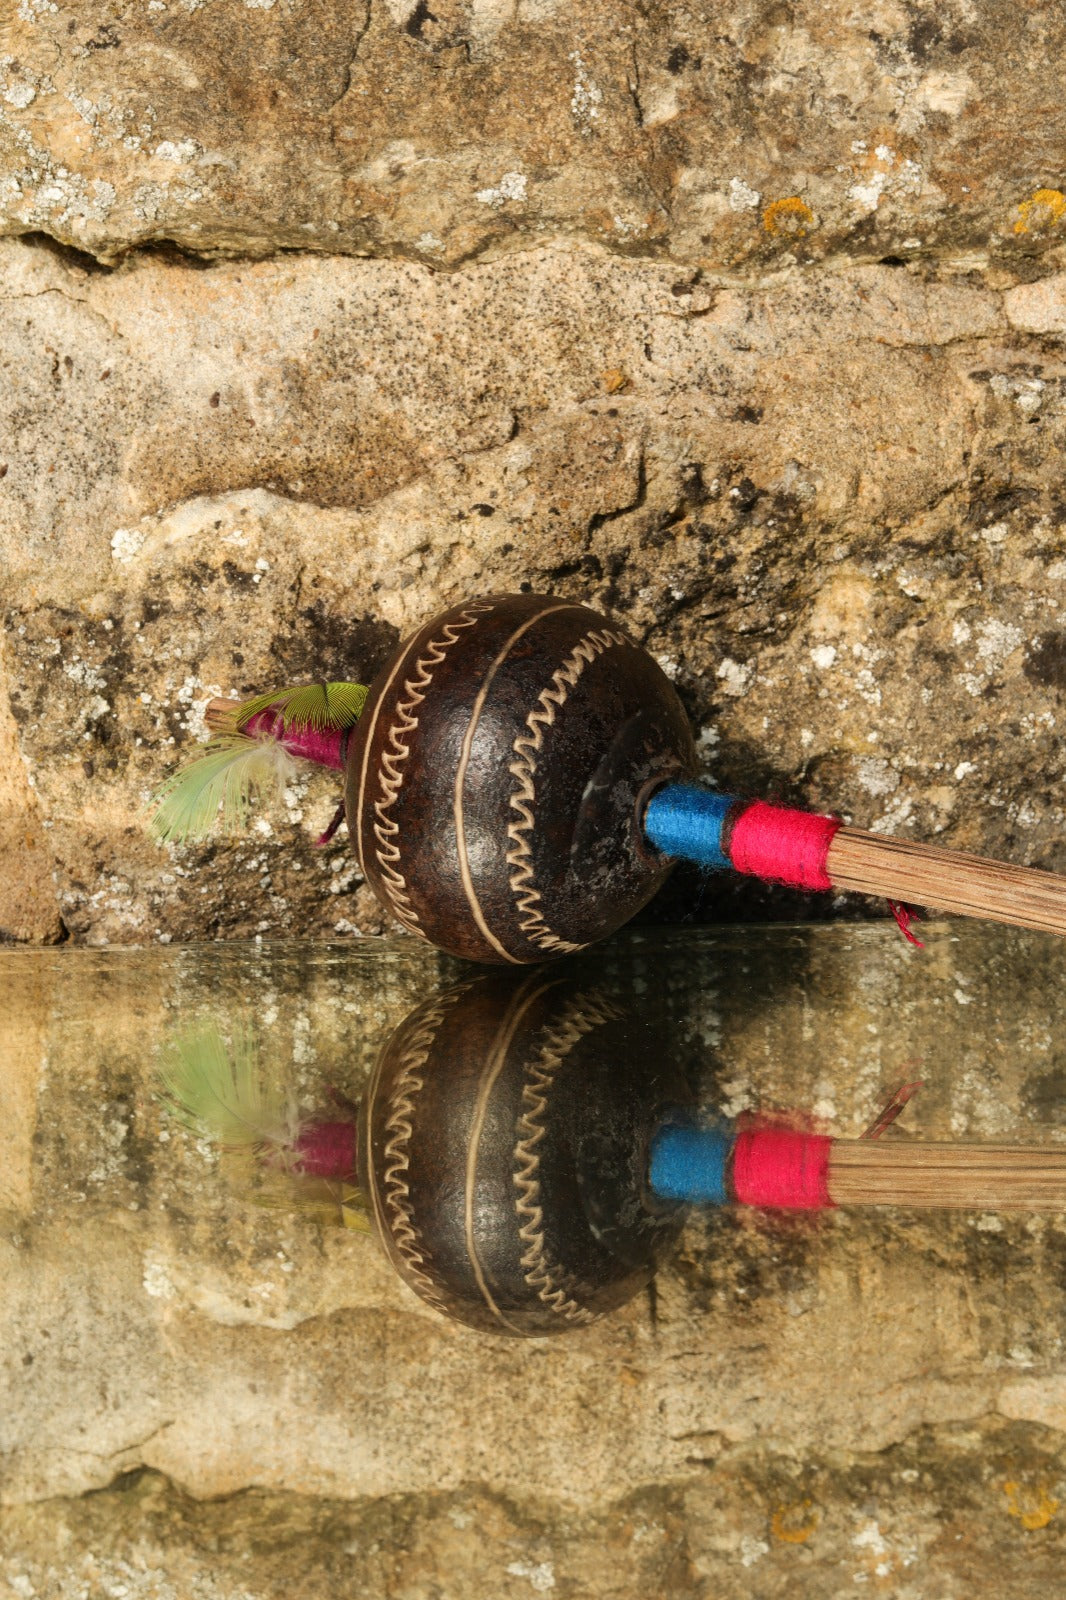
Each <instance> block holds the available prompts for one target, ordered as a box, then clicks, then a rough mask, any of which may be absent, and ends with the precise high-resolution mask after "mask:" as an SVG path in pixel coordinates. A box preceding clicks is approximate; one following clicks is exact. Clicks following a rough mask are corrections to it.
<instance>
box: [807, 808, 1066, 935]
mask: <svg viewBox="0 0 1066 1600" xmlns="http://www.w3.org/2000/svg"><path fill="white" fill-rule="evenodd" d="M826 871H827V873H828V874H829V877H830V879H831V880H832V883H833V887H834V888H835V889H852V890H855V891H857V892H858V893H859V894H872V895H878V896H884V897H887V898H888V899H890V900H901V901H903V902H904V903H905V904H907V905H916V906H931V907H932V908H933V909H934V910H937V911H956V912H958V913H960V915H962V916H967V917H987V918H989V919H990V920H991V921H993V922H1010V923H1013V924H1014V925H1015V926H1016V927H1019V928H1037V929H1039V930H1040V931H1041V932H1043V933H1066V879H1064V878H1061V877H1057V876H1056V875H1055V874H1054V873H1052V872H1039V871H1037V869H1036V868H1035V867H1013V866H1009V865H1007V864H1006V863H1005V862H1000V861H987V860H985V858H984V857H983V856H971V855H964V854H962V852H961V851H957V850H941V849H939V848H938V847H937V846H936V845H925V844H912V843H911V842H910V841H909V840H904V839H890V838H888V837H887V836H886V835H884V834H881V833H866V832H864V831H863V830H862V829H861V828H841V829H840V830H839V831H838V832H837V833H836V834H835V835H834V837H833V842H832V844H831V845H830V846H829V854H828V857H827V858H826Z"/></svg>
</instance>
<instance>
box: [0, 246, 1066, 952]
mask: <svg viewBox="0 0 1066 1600" xmlns="http://www.w3.org/2000/svg"><path fill="white" fill-rule="evenodd" d="M0 324H2V327H3V341H2V348H3V360H4V361H5V363H6V365H7V369H8V372H9V374H10V381H9V383H8V385H7V387H6V388H5V390H4V392H3V394H2V395H0V418H2V420H0V440H2V441H3V446H4V448H3V460H2V462H0V472H2V473H3V476H2V478H0V560H2V568H0V571H2V574H3V583H4V587H5V589H6V591H7V594H8V598H9V609H8V621H7V639H6V656H5V660H6V664H7V665H6V671H7V673H8V674H9V677H8V686H7V693H8V697H9V702H10V705H11V709H12V712H13V714H14V716H15V718H16V719H17V722H18V737H19V741H20V750H21V756H22V760H23V762H24V763H25V770H26V772H27V774H28V777H29V781H31V782H32V784H33V786H34V790H35V806H34V809H33V810H32V811H31V810H30V809H29V808H28V807H27V813H26V815H27V818H28V820H27V824H26V826H27V830H28V832H29V833H30V834H31V836H32V837H33V838H34V840H35V848H37V849H38V850H39V851H40V852H44V853H45V859H46V860H47V861H48V863H49V864H50V865H51V866H54V869H55V874H56V883H57V887H58V902H57V904H56V903H52V904H47V903H45V904H43V905H41V906H40V907H39V909H38V910H37V911H36V912H34V913H33V914H32V915H31V912H30V910H28V909H26V908H24V907H23V905H22V902H21V900H20V902H19V905H18V907H17V908H16V909H15V910H12V911H10V912H5V913H4V915H3V923H2V925H3V927H4V928H5V929H6V930H7V931H8V932H9V933H13V934H15V935H19V934H20V933H23V934H24V933H25V932H26V931H27V930H28V931H31V932H32V931H34V930H36V932H37V936H38V937H44V938H47V937H51V936H54V929H55V926H56V916H57V905H58V912H59V913H61V915H62V918H63V922H64V924H65V926H66V928H67V929H68V930H69V931H70V932H71V933H72V934H73V935H74V936H75V937H78V938H83V939H88V940H91V941H94V942H104V941H130V940H133V941H143V940H145V939H151V938H154V937H164V938H166V937H175V938H189V937H203V936H205V935H207V936H215V935H218V934H242V935H248V934H250V933H255V932H286V933H290V932H307V933H319V932H322V931H333V930H339V931H341V932H345V931H350V930H352V929H361V930H362V931H375V930H376V929H379V928H380V927H381V926H382V923H381V916H380V913H379V912H378V911H377V909H376V907H375V906H374V905H373V903H372V901H371V899H370V896H369V892H368V891H367V890H366V889H365V888H363V887H362V886H361V884H360V883H359V880H358V874H357V873H356V870H355V867H354V863H353V862H352V860H351V858H350V857H349V855H348V854H347V851H346V846H345V845H344V842H343V838H341V839H339V840H338V841H337V842H336V844H335V846H334V848H332V849H331V850H330V851H328V852H316V851H314V850H313V849H312V847H311V843H310V841H311V838H312V837H313V834H314V832H316V831H317V829H318V828H319V827H321V826H323V825H324V824H325V821H326V820H327V818H328V816H329V814H330V812H331V810H332V807H333V804H334V801H335V787H334V786H333V785H331V783H330V782H329V781H327V780H326V779H325V778H323V777H321V776H315V777H313V778H312V779H311V780H310V781H309V785H308V786H305V787H304V788H301V789H300V791H299V792H296V793H291V795H290V800H291V803H290V805H289V807H288V815H287V816H285V815H279V814H275V815H273V816H268V817H264V818H263V819H262V821H261V823H260V824H259V825H258V831H257V832H253V834H252V835H251V836H250V840H249V841H246V842H239V843H237V844H230V843H222V844H219V845H212V846H210V847H206V848H203V849H182V850H175V851H172V852H170V853H168V852H165V851H164V852H160V851H158V850H157V849H155V847H154V846H152V845H151V844H150V843H149V841H148V838H147V834H146V826H145V811H144V805H145V801H146V799H147V798H148V796H150V794H151V793H152V791H153V789H154V788H156V787H157V786H158V784H159V783H160V782H161V781H162V779H163V778H164V777H165V776H166V775H167V774H168V773H169V772H170V771H171V770H172V768H173V766H174V765H175V764H176V763H177V762H179V761H181V760H183V759H186V758H187V757H188V755H189V753H190V751H191V749H192V748H193V745H194V742H195V739H196V738H197V737H198V736H199V735H200V734H201V731H202V726H203V723H202V705H203V702H204V701H205V700H206V698H207V697H208V696H209V695H210V694H212V693H217V692H219V691H222V690H227V691H228V690H236V691H242V692H243V691H250V690H252V689H255V688H263V687H264V686H267V687H270V686H273V685H275V684H277V683H279V682H280V683H285V682H291V681H294V680H299V679H300V678H305V677H308V676H314V675H318V674H321V673H326V674H327V675H333V676H341V677H344V676H348V677H351V676H357V677H358V676H365V675H368V674H370V673H372V672H373V670H374V669H375V667H376V666H377V665H378V664H379V662H380V660H381V659H382V657H383V655H384V653H385V652H386V651H387V650H388V649H389V647H390V646H391V645H392V644H393V643H394V642H395V640H396V638H397V637H398V635H399V634H402V633H404V632H406V631H407V630H409V629H410V628H412V627H413V626H415V625H416V624H418V623H419V622H421V621H422V620H424V619H425V618H426V617H427V616H428V615H430V614H432V612H433V611H434V610H436V609H438V608H440V607H442V606H444V605H447V604H451V603H453V602H454V601H455V600H457V599H459V598H462V597H463V596H464V595H468V594H471V593H477V592H490V591H494V590H495V591H498V590H501V589H513V588H517V587H519V586H521V585H530V586H532V587H534V588H538V589H552V590H557V591H560V592H563V593H566V594H569V595H573V596H578V597H581V598H584V599H587V600H589V601H591V602H592V603H593V604H599V605H602V606H603V607H604V608H607V609H610V610H612V611H614V613H615V614H616V615H617V616H618V617H619V618H620V620H621V621H622V622H623V623H624V625H626V626H627V627H628V628H629V629H630V630H631V631H633V632H634V633H635V634H636V635H637V636H638V637H639V638H641V639H643V640H644V641H645V642H646V643H647V645H648V646H649V648H650V649H651V650H652V651H653V652H654V653H655V654H656V655H657V656H658V657H659V658H660V660H661V661H662V662H663V664H664V665H665V666H666V669H667V671H668V672H669V673H670V674H671V676H672V677H673V678H674V680H675V682H676V684H677V686H678V689H679V691H680V693H681V695H682V697H683V699H684V701H685V703H686V705H687V707H688V709H689V710H690V713H691V715H692V718H693V721H694V723H695V725H696V728H697V730H698V732H699V738H700V742H701V748H702V750H703V752H704V755H705V757H706V760H707V766H708V770H709V771H711V773H712V774H713V775H714V776H715V777H716V779H717V780H718V781H720V782H721V783H722V784H724V785H726V786H732V787H738V788H740V789H741V790H747V791H749V792H754V793H765V792H768V791H770V792H777V793H780V794H785V795H788V796H791V797H794V798H795V799H796V800H797V801H799V802H802V803H807V804H811V805H816V806H824V805H828V806H831V807H835V808H838V809H840V810H842V811H843V812H844V813H845V814H847V815H849V816H851V817H853V818H854V819H855V820H856V821H857V822H859V823H861V824H864V825H870V824H872V825H873V826H875V827H878V828H882V829H885V830H888V831H901V832H904V833H910V835H911V836H913V837H917V838H920V837H923V836H927V837H929V836H932V837H936V836H940V837H942V838H943V840H944V842H945V843H949V844H952V845H955V846H957V847H961V848H983V849H985V850H988V851H990V852H992V853H998V854H1000V855H1002V856H1004V857H1007V858H1011V859H1016V860H1021V861H1029V862H1032V863H1035V864H1039V865H1044V866H1048V867H1059V868H1064V867H1066V856H1064V855H1063V846H1062V844H1061V835H1062V828H1063V821H1064V812H1063V808H1062V804H1061V800H1060V797H1059V794H1058V783H1059V781H1060V779H1061V776H1062V757H1061V741H1060V739H1059V736H1058V723H1057V719H1058V717H1059V716H1060V715H1061V697H1062V694H1063V691H1064V689H1066V665H1064V661H1066V652H1064V645H1063V641H1064V638H1066V634H1064V632H1063V627H1062V623H1061V607H1062V606H1063V605H1064V604H1066V547H1064V537H1063V520H1064V516H1066V511H1064V502H1063V499H1062V487H1061V472H1060V462H1061V452H1062V446H1063V437H1064V431H1066V410H1064V400H1063V394H1064V389H1063V384H1064V379H1066V362H1064V351H1063V346H1062V335H1063V330H1064V327H1066V274H1058V275H1052V276H1050V277H1045V278H1043V279H1040V280H1039V281H1036V282H1022V281H1019V280H1018V279H1017V277H1016V276H1014V275H1009V274H1006V273H998V274H997V273H995V272H991V271H986V272H981V273H978V272H966V273H960V272H957V271H953V270H952V271H949V270H946V269H941V268H934V267H931V266H930V267H925V266H921V265H919V266H914V267H910V268H907V267H898V266H897V267H894V266H886V265H883V264H871V265H842V266H839V267H834V268H832V269H828V268H827V269H825V270H823V271H822V272H820V273H814V272H812V271H801V270H800V269H799V268H796V267H793V268H789V269H782V270H777V271H775V272H773V273H772V274H769V275H767V276H753V277H752V278H751V279H750V280H749V281H747V282H743V283H742V282H739V281H730V282H726V281H718V280H713V281H712V280H711V279H710V278H709V277H707V276H706V275H704V276H703V277H700V276H699V275H697V274H693V273H686V274H682V275H681V276H679V275H678V271H677V269H676V268H675V267H671V266H666V265H661V264H660V265H656V264H652V263H648V262H646V261H643V262H636V261H625V260H619V259H611V258H608V257H605V256H604V255H603V254H602V253H600V252H597V251H594V250H591V249H587V248H582V249H580V250H578V249H574V248H565V249H564V248H562V247H561V246H552V247H550V248H549V247H545V248H542V249H538V250H535V251H530V252H527V253H512V254H510V255H508V256H507V257H506V258H504V259H502V260H499V261H495V262H489V263H485V264H480V265H477V266H471V267H467V268H466V269H464V271H463V272H461V273H459V274H456V275H452V276H447V275H441V274H438V273H435V272H433V271H432V270H431V269H429V268H428V267H426V266H424V265H419V264H417V263H390V262H359V261H354V260H344V259H340V258H332V259H329V260H322V259H320V258H315V257H309V256H302V257H298V258H290V257H285V258H283V259H279V260H276V261H272V262H262V263H257V264H248V263H232V264H220V265H216V266H212V267H210V268H206V269H202V270H199V271H194V270H191V269H190V267H189V266H188V265H186V264H181V263H178V262H173V261H168V260H161V259H147V260H142V261H139V262H137V263H136V264H133V265H131V266H129V267H127V268H125V269H122V270H118V271H91V270H89V269H88V268H87V267H86V266H85V265H84V264H78V263H76V262H71V261H69V260H67V259H65V258H64V257H62V256H60V255H56V254H55V253H52V252H49V251H48V250H46V249H44V248H42V247H41V246H40V245H35V244H28V243H26V242H24V241H15V240H10V241H7V242H6V243H5V244H3V246H2V248H0ZM45 463H47V467H46V466H45ZM17 781H18V782H21V781H22V780H21V778H19V779H17ZM732 892H733V891H731V890H730V889H729V888H727V887H725V888H722V889H715V890H714V891H713V892H712V894H711V895H710V896H709V897H705V899H704V914H705V915H706V914H708V913H709V914H714V912H715V911H716V910H717V911H719V912H721V909H722V907H723V904H726V903H728V904H729V905H730V907H732V908H739V909H740V911H741V914H745V913H746V914H751V908H752V906H753V905H754V904H756V897H755V896H753V894H752V893H751V891H750V890H745V891H743V892H740V894H739V898H737V899H736V900H735V901H728V902H725V901H723V898H722V896H723V895H729V894H731V893H732ZM690 900H691V896H689V897H688V901H686V898H685V894H684V893H681V894H680V898H678V899H677V900H675V902H673V904H674V905H675V907H676V906H677V905H681V904H686V903H690ZM781 904H782V905H783V906H784V908H785V909H786V911H787V912H790V913H793V914H794V908H795V906H796V900H795V897H786V898H785V899H784V900H783V901H782V902H781ZM0 910H3V907H2V906H0ZM34 918H36V920H34Z"/></svg>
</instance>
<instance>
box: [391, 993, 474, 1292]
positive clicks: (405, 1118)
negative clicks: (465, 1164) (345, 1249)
mask: <svg viewBox="0 0 1066 1600" xmlns="http://www.w3.org/2000/svg"><path fill="white" fill-rule="evenodd" d="M467 987H468V985H464V986H463V988H462V989H460V990H457V991H453V992H452V993H450V994H447V995H443V996H442V997H441V999H440V1001H439V1003H438V1004H437V1005H435V1006H434V1007H433V1008H432V1010H430V1011H429V1012H428V1013H427V1014H426V1016H425V1018H424V1020H423V1022H422V1025H421V1027H420V1028H419V1030H418V1032H417V1033H416V1034H415V1035H414V1037H413V1038H412V1039H411V1040H410V1042H409V1043H408V1045H407V1048H406V1049H405V1051H404V1054H403V1057H402V1060H401V1071H400V1073H399V1076H398V1077H397V1079H396V1082H395V1083H394V1085H393V1088H392V1093H391V1094H390V1095H389V1105H388V1109H389V1116H388V1119H387V1120H386V1123H385V1132H386V1134H388V1135H389V1138H388V1139H387V1141H386V1144H385V1149H384V1153H383V1163H382V1168H383V1170H382V1176H381V1187H382V1191H383V1192H382V1204H383V1207H384V1211H385V1220H386V1221H387V1223H388V1227H389V1232H390V1233H391V1234H392V1240H393V1244H394V1245H395V1246H396V1249H397V1251H398V1253H399V1254H400V1256H401V1257H402V1258H403V1263H404V1266H405V1267H406V1269H407V1274H408V1277H409V1278H410V1279H411V1280H412V1283H414V1284H415V1285H416V1286H417V1288H418V1290H419V1293H420V1294H422V1295H423V1296H424V1298H425V1299H426V1300H428V1301H429V1302H430V1303H431V1304H432V1305H435V1306H437V1307H438V1308H441V1299H440V1295H439V1293H438V1291H437V1287H436V1285H435V1284H434V1282H433V1280H432V1278H430V1277H429V1276H428V1274H427V1273H426V1271H425V1268H426V1266H427V1265H428V1263H429V1260H430V1258H429V1255H428V1252H427V1251H426V1250H425V1249H424V1247H423V1244H422V1236H421V1234H420V1232H419V1230H418V1228H417V1227H416V1226H415V1222H414V1207H413V1206H412V1204H411V1186H410V1184H409V1183H408V1181H407V1174H408V1171H409V1169H410V1165H411V1160H410V1156H409V1154H408V1149H409V1146H410V1143H411V1133H412V1124H411V1118H412V1116H413V1115H414V1110H415V1097H416V1096H417V1095H418V1094H419V1092H420V1091H421V1089H422V1088H423V1087H424V1086H425V1079H424V1078H423V1076H422V1069H423V1067H424V1066H425V1064H426V1061H427V1060H428V1058H429V1052H430V1049H431V1048H432V1045H433V1041H434V1039H435V1038H436V1036H437V1029H438V1028H439V1027H440V1025H441V1022H442V1021H443V1020H444V1015H445V1012H446V1011H447V1010H448V1008H449V1006H453V1005H454V1004H455V1002H456V1001H457V1000H458V999H459V998H460V995H461V994H464V993H465V992H466V988H467Z"/></svg>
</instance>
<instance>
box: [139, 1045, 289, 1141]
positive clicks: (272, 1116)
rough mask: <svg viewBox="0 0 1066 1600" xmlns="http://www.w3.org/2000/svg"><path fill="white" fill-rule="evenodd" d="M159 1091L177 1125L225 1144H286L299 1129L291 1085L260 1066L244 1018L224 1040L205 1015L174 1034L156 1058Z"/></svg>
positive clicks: (255, 1047)
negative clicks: (158, 1059) (161, 1054)
mask: <svg viewBox="0 0 1066 1600" xmlns="http://www.w3.org/2000/svg"><path fill="white" fill-rule="evenodd" d="M159 1097H160V1099H161V1101H162V1103H163V1105H164V1106H165V1107H166V1110H167V1111H168V1112H169V1113H170V1115H171V1116H172V1117H173V1118H174V1119H175V1121H177V1122H179V1123H180V1124H181V1125H182V1127H183V1128H187V1129H188V1130H189V1132H190V1133H193V1134H195V1135H196V1136H197V1137H198V1138H208V1139H211V1140H212V1141H213V1142H214V1143H215V1144H218V1145H219V1146H221V1147H222V1148H223V1149H226V1150H253V1151H254V1150H262V1149H265V1148H275V1149H276V1148H284V1149H288V1148H291V1146H292V1145H293V1143H294V1142H295V1140H296V1138H297V1136H298V1134H299V1119H298V1116H297V1109H296V1101H295V1097H294V1095H293V1093H292V1090H291V1089H290V1088H288V1087H287V1086H286V1085H285V1083H284V1082H283V1081H282V1079H281V1075H280V1074H279V1073H277V1072H275V1073H273V1074H270V1073H268V1072H267V1071H266V1070H265V1068H264V1066H263V1063H262V1061H261V1059H260V1055H259V1048H258V1043H257V1040H256V1033H255V1029H254V1028H253V1026H252V1025H251V1023H250V1022H249V1021H247V1020H243V1019H239V1020H238V1021H237V1023H236V1024H235V1025H234V1026H233V1027H232V1029H231V1030H230V1038H229V1040H228V1041H227V1040H226V1039H224V1038H223V1036H222V1032H221V1030H220V1029H219V1026H218V1023H217V1022H215V1021H214V1019H213V1018H211V1017H204V1018H201V1019H199V1020H198V1021H196V1022H194V1023H193V1024H191V1025H190V1026H189V1027H188V1028H186V1029H185V1030H184V1031H183V1032H181V1033H177V1034H175V1035H174V1037H173V1038H172V1039H171V1041H170V1043H169V1046H168V1047H167V1049H166V1050H165V1052H164V1054H163V1057H162V1059H161V1060H160V1063H159Z"/></svg>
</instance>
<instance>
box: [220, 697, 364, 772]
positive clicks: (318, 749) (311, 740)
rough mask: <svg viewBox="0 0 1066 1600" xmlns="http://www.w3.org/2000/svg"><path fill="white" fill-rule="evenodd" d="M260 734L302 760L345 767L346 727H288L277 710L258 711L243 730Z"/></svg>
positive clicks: (321, 764) (339, 767) (340, 767)
mask: <svg viewBox="0 0 1066 1600" xmlns="http://www.w3.org/2000/svg"><path fill="white" fill-rule="evenodd" d="M242 731H243V732H244V733H250V734H253V735H255V736H256V737H258V738H266V739H276V740H277V741H278V743H279V744H282V745H284V746H285V748H286V750H287V751H288V752H289V754H290V755H292V756H299V757H300V759H301V760H302V761H317V763H318V765H319V766H320V767H333V768H335V769H336V770H337V771H338V772H342V771H343V770H344V757H345V752H346V747H347V742H348V741H347V735H348V730H347V729H346V728H311V727H304V728H286V727H285V724H284V720H283V718H282V717H281V716H280V714H279V713H278V712H276V711H270V710H267V711H257V712H256V714H255V716H254V717H249V718H248V721H247V722H246V723H245V724H244V728H243V730H242Z"/></svg>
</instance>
